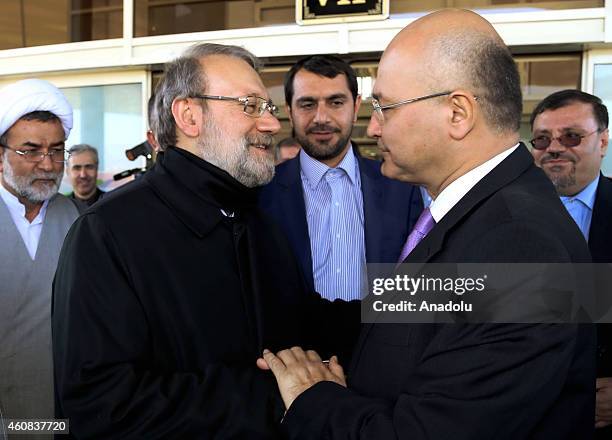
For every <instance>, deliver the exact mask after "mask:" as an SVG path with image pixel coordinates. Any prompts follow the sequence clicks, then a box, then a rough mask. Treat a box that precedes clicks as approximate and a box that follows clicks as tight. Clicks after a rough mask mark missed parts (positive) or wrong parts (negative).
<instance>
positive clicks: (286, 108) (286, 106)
mask: <svg viewBox="0 0 612 440" xmlns="http://www.w3.org/2000/svg"><path fill="white" fill-rule="evenodd" d="M285 111H286V112H287V116H289V124H291V128H293V118H292V117H291V106H290V105H289V104H285Z"/></svg>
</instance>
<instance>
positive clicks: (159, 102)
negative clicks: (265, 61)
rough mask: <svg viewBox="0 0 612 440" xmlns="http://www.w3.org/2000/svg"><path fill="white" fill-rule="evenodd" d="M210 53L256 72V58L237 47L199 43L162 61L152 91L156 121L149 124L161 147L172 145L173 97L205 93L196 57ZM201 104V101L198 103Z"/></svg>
mask: <svg viewBox="0 0 612 440" xmlns="http://www.w3.org/2000/svg"><path fill="white" fill-rule="evenodd" d="M211 55H226V56H230V57H234V58H238V59H241V60H244V61H246V62H247V63H248V64H249V65H250V66H251V67H253V69H255V70H256V71H258V70H259V68H260V67H261V63H260V61H259V60H258V58H257V57H256V56H255V55H253V54H252V53H251V52H249V51H248V50H246V49H243V48H242V47H238V46H228V45H223V44H213V43H203V44H197V45H195V46H191V47H190V48H189V49H187V50H186V51H185V52H184V53H183V54H182V55H181V56H180V57H178V58H177V59H175V60H173V61H170V62H169V63H167V64H166V68H165V73H164V76H163V78H162V79H161V81H160V82H159V84H158V85H157V88H156V90H155V102H154V105H153V111H152V112H151V113H152V114H153V115H155V119H156V121H155V122H154V123H151V124H150V128H151V131H153V134H154V135H155V138H156V139H157V142H159V146H160V148H161V149H162V150H165V149H166V148H167V147H168V146H171V145H175V144H176V140H177V137H176V125H175V123H174V117H173V115H172V103H173V102H174V100H175V99H185V98H188V97H192V96H195V95H198V94H202V93H206V88H207V83H206V72H205V71H204V69H203V68H202V64H200V60H201V59H202V58H204V57H207V56H211ZM202 105H204V103H203V104H202Z"/></svg>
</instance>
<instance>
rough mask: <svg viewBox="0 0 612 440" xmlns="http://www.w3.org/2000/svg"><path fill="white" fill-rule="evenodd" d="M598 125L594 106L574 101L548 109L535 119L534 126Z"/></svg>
mask: <svg viewBox="0 0 612 440" xmlns="http://www.w3.org/2000/svg"><path fill="white" fill-rule="evenodd" d="M592 124H595V125H597V120H596V118H595V113H594V112H593V106H592V105H591V104H588V103H584V102H572V103H569V104H567V105H564V106H562V107H559V108H556V109H547V110H544V111H543V112H542V113H540V114H539V115H537V116H536V117H535V119H534V128H541V129H545V128H580V127H581V126H584V125H592Z"/></svg>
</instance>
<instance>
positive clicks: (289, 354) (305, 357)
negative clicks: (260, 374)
mask: <svg viewBox="0 0 612 440" xmlns="http://www.w3.org/2000/svg"><path fill="white" fill-rule="evenodd" d="M257 366H258V367H259V368H261V369H262V370H272V373H274V376H275V377H276V382H277V383H278V388H279V390H280V393H281V397H282V398H283V401H284V402H285V407H286V408H287V409H289V407H290V406H291V404H292V403H293V401H294V400H295V399H296V398H297V397H298V396H299V395H300V394H302V393H303V392H304V391H306V390H307V389H308V388H310V387H311V386H313V385H315V384H316V383H319V382H322V381H330V382H335V383H337V384H339V385H342V386H344V387H346V380H345V377H344V370H343V369H342V366H341V365H340V364H339V363H338V358H337V357H336V356H332V357H331V359H330V360H329V363H325V362H323V361H322V360H321V358H320V357H319V355H318V354H317V352H316V351H314V350H308V351H304V350H302V349H301V348H300V347H292V348H290V349H287V350H282V351H279V352H278V353H276V355H275V354H274V353H272V352H271V351H269V350H264V351H263V357H262V358H259V359H257Z"/></svg>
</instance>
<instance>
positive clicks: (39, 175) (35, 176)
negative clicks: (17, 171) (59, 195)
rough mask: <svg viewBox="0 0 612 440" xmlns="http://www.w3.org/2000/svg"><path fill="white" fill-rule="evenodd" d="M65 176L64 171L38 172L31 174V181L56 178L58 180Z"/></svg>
mask: <svg viewBox="0 0 612 440" xmlns="http://www.w3.org/2000/svg"><path fill="white" fill-rule="evenodd" d="M62 176H63V173H53V172H45V171H41V172H36V173H33V174H31V175H30V183H33V182H34V181H35V180H54V181H56V182H57V181H58V180H59V179H60V178H61V177H62Z"/></svg>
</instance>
